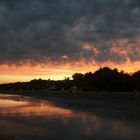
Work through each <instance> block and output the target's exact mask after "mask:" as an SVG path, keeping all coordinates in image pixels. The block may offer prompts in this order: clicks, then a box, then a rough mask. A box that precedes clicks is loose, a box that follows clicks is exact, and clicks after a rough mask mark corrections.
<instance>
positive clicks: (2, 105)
mask: <svg viewBox="0 0 140 140" xmlns="http://www.w3.org/2000/svg"><path fill="white" fill-rule="evenodd" d="M139 132H140V123H139V122H137V121H130V120H129V121H127V120H117V119H113V118H112V119H111V118H110V117H105V118H104V116H98V115H96V114H95V113H94V111H93V112H89V113H88V112H82V111H80V112H78V111H75V110H72V109H68V108H62V107H59V106H55V105H54V104H52V103H50V102H48V101H41V100H35V99H32V98H27V97H23V96H17V95H4V94H0V139H2V138H1V137H3V135H4V136H6V135H8V136H9V137H12V138H11V139H12V140H13V137H14V138H15V139H17V140H66V139H67V140H93V139H94V140H140V133H139ZM9 137H8V138H7V140H8V139H9Z"/></svg>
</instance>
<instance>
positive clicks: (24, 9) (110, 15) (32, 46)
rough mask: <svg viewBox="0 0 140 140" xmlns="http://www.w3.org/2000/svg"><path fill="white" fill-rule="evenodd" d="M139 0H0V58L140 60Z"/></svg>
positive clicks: (32, 60)
mask: <svg viewBox="0 0 140 140" xmlns="http://www.w3.org/2000/svg"><path fill="white" fill-rule="evenodd" d="M139 17H140V1H139V0H0V64H8V65H11V64H18V65H22V64H24V63H31V64H36V63H47V62H51V63H58V62H59V63H69V62H76V61H77V62H78V61H82V60H83V61H85V62H86V61H87V62H92V61H94V62H96V63H103V62H108V61H110V62H113V63H125V62H127V61H132V62H135V61H139V60H140V18H139Z"/></svg>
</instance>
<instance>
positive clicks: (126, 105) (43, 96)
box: [0, 91, 140, 120]
mask: <svg viewBox="0 0 140 140" xmlns="http://www.w3.org/2000/svg"><path fill="white" fill-rule="evenodd" d="M0 93H1V94H12V95H21V96H28V97H31V98H34V99H39V100H44V101H46V100H47V101H49V102H51V103H52V104H54V105H56V106H59V107H63V108H69V109H73V110H76V111H84V112H89V113H92V112H96V113H99V114H100V115H103V116H108V115H111V116H113V117H115V118H118V119H131V120H139V119H140V112H139V108H140V104H139V103H137V104H135V102H134V101H133V100H125V101H124V100H122V99H114V98H112V99H102V98H101V99H97V98H93V99H88V98H83V97H78V96H75V97H70V96H65V95H63V96H60V95H58V94H57V92H55V93H54V92H51V93H50V92H49V93H47V92H43V91H37V92H35V91H34V92H33V91H22V92H19V91H0ZM50 94H51V95H50ZM92 94H93V93H92ZM94 94H100V96H101V95H102V96H103V95H104V94H105V93H98V92H96V93H94ZM106 94H107V92H106ZM109 94H110V93H109ZM111 94H113V93H111ZM117 94H118V93H117ZM121 94H126V93H123V92H121V93H120V95H121ZM129 94H130V93H129ZM116 114H117V115H116Z"/></svg>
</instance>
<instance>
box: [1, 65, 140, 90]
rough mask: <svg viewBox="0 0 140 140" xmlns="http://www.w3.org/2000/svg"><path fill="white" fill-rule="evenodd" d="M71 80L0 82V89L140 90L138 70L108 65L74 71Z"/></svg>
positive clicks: (139, 73)
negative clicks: (129, 70) (78, 71)
mask: <svg viewBox="0 0 140 140" xmlns="http://www.w3.org/2000/svg"><path fill="white" fill-rule="evenodd" d="M72 78H73V80H70V79H69V78H65V79H64V80H60V81H53V80H50V79H49V80H42V79H38V80H36V79H34V80H32V81H30V82H17V83H9V84H1V85H0V90H48V89H52V90H61V89H64V90H65V89H69V88H70V87H71V86H77V87H78V89H81V90H84V91H133V90H135V89H137V90H140V86H139V83H140V71H137V72H135V73H133V74H128V73H124V72H123V71H121V72H119V71H118V70H117V69H110V68H108V67H104V68H100V69H99V70H97V71H95V72H94V73H92V72H88V73H85V74H81V73H75V74H74V75H73V76H72Z"/></svg>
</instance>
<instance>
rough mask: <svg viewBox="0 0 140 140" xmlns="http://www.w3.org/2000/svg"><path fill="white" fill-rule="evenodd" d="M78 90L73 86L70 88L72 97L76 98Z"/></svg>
mask: <svg viewBox="0 0 140 140" xmlns="http://www.w3.org/2000/svg"><path fill="white" fill-rule="evenodd" d="M76 90H77V86H72V87H70V90H69V91H70V93H71V96H76Z"/></svg>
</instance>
